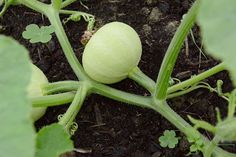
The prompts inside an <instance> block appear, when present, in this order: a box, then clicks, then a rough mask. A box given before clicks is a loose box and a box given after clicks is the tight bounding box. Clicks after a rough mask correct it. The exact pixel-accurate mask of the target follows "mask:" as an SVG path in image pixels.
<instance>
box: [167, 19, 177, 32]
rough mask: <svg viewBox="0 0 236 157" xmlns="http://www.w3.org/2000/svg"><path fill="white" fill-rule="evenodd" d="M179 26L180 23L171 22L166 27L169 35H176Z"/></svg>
mask: <svg viewBox="0 0 236 157" xmlns="http://www.w3.org/2000/svg"><path fill="white" fill-rule="evenodd" d="M178 25H179V22H178V21H171V22H169V23H168V24H167V25H166V27H165V30H166V31H167V32H168V33H170V34H172V35H174V33H175V31H176V30H177V27H178Z"/></svg>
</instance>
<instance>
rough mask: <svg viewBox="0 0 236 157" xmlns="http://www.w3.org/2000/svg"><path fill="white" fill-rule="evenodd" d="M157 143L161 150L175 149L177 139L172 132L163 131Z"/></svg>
mask: <svg viewBox="0 0 236 157" xmlns="http://www.w3.org/2000/svg"><path fill="white" fill-rule="evenodd" d="M159 142H160V145H161V147H163V148H166V147H168V148H171V149H172V148H175V146H176V145H177V144H178V142H179V138H178V137H176V133H175V131H174V130H165V132H164V134H163V136H161V137H159Z"/></svg>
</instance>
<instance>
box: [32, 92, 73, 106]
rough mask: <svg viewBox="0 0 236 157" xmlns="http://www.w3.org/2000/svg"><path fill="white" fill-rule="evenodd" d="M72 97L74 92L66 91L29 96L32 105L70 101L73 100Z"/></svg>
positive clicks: (50, 104)
mask: <svg viewBox="0 0 236 157" xmlns="http://www.w3.org/2000/svg"><path fill="white" fill-rule="evenodd" d="M74 97H75V92H66V93H61V94H54V95H47V96H41V97H35V98H31V103H32V106H33V107H51V106H58V105H63V104H67V103H70V102H72V101H73V99H74Z"/></svg>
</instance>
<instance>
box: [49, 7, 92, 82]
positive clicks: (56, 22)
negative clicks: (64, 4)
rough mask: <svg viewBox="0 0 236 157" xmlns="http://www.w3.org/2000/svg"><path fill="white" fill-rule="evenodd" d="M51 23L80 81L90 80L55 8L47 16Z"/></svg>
mask: <svg viewBox="0 0 236 157" xmlns="http://www.w3.org/2000/svg"><path fill="white" fill-rule="evenodd" d="M47 16H48V18H49V21H50V22H51V24H52V26H54V28H55V33H56V35H57V38H58V40H59V42H60V45H61V47H62V49H63V51H64V54H65V56H66V58H67V60H68V62H69V64H70V66H71V68H72V69H73V71H74V73H75V74H76V76H77V77H78V78H79V80H88V79H89V78H88V76H87V75H86V73H85V72H84V69H83V68H82V65H81V64H80V63H79V61H78V59H77V57H76V56H75V54H74V51H73V49H72V46H71V44H70V42H69V40H68V37H67V35H66V33H65V31H64V29H63V26H62V24H61V21H60V18H59V13H58V12H55V10H54V9H53V8H51V12H50V13H48V14H47Z"/></svg>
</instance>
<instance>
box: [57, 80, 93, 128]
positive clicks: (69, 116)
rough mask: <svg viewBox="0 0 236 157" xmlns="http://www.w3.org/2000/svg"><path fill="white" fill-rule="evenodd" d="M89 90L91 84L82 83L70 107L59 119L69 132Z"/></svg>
mask: <svg viewBox="0 0 236 157" xmlns="http://www.w3.org/2000/svg"><path fill="white" fill-rule="evenodd" d="M89 90H90V85H89V84H88V83H87V82H83V83H81V86H80V87H79V88H78V90H77V92H76V95H75V97H74V100H73V101H72V103H71V105H70V107H69V108H68V110H67V111H66V113H65V114H64V115H63V117H62V118H61V120H60V121H59V124H61V125H63V126H64V127H65V129H66V131H68V132H69V129H70V127H71V124H72V123H73V121H74V119H75V117H76V115H77V114H78V112H79V111H80V108H81V106H82V104H83V102H84V100H85V98H86V96H87V94H88V91H89Z"/></svg>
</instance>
